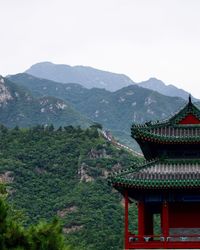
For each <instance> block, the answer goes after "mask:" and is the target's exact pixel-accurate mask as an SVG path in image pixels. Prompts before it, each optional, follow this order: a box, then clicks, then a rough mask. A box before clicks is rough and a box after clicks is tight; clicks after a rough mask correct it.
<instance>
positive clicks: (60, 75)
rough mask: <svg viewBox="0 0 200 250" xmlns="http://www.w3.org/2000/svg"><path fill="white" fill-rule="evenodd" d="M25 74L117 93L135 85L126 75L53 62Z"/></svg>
mask: <svg viewBox="0 0 200 250" xmlns="http://www.w3.org/2000/svg"><path fill="white" fill-rule="evenodd" d="M25 73H28V74H30V75H33V76H35V77H39V78H44V79H48V80H52V81H55V82H60V83H78V84H81V85H82V86H83V87H85V88H88V89H91V88H105V89H106V90H109V91H116V90H118V89H121V88H123V87H126V86H129V85H132V84H135V83H134V82H133V81H132V80H131V79H130V78H129V77H128V76H126V75H124V74H117V73H112V72H108V71H104V70H99V69H95V68H92V67H89V66H81V65H78V66H69V65H65V64H54V63H51V62H40V63H36V64H34V65H32V66H31V67H30V68H29V69H28V70H26V72H25Z"/></svg>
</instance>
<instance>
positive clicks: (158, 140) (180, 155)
mask: <svg viewBox="0 0 200 250" xmlns="http://www.w3.org/2000/svg"><path fill="white" fill-rule="evenodd" d="M131 130H132V137H133V138H134V139H136V141H137V142H138V143H139V145H140V147H141V149H142V152H143V154H144V157H145V159H146V161H145V162H144V163H143V164H141V165H138V166H133V167H131V168H129V169H126V170H124V171H122V172H118V173H113V174H112V175H111V177H110V179H109V181H110V183H111V184H112V185H113V187H114V188H115V189H117V190H118V191H119V192H121V193H122V194H123V196H124V198H125V249H151V248H154V249H156V248H157V249H161V248H163V249H194V248H199V249H200V110H199V109H198V108H197V107H196V106H195V105H194V104H193V103H192V101H191V97H189V101H188V103H187V104H186V105H185V106H184V108H182V109H181V110H180V111H179V112H178V113H177V114H175V115H174V116H172V117H171V118H170V119H168V120H166V121H161V122H159V121H157V122H155V123H152V122H149V123H145V124H143V125H132V129H131ZM133 201H136V202H137V208H138V229H137V231H138V233H137V235H136V234H133V233H132V232H131V231H130V229H129V216H128V214H129V204H130V203H131V202H133ZM155 214H157V215H159V216H160V224H161V225H160V228H161V233H160V234H159V235H155V233H154V225H153V217H154V215H155Z"/></svg>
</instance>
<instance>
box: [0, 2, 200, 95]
mask: <svg viewBox="0 0 200 250" xmlns="http://www.w3.org/2000/svg"><path fill="white" fill-rule="evenodd" d="M41 61H51V62H54V63H62V64H69V65H85V66H86V65H87V66H92V67H96V68H99V69H104V70H109V71H112V72H116V73H124V74H127V75H128V76H129V77H131V78H132V79H133V80H134V81H136V82H139V81H142V80H146V79H148V78H150V77H156V78H158V79H161V80H163V81H164V82H165V83H167V84H169V83H171V84H174V85H176V86H177V87H180V88H184V89H185V90H187V91H189V92H190V93H192V94H193V95H194V96H196V97H199V98H200V0H0V74H2V75H7V74H14V73H19V72H23V71H24V70H26V69H27V68H29V67H30V66H31V65H32V64H34V63H37V62H41Z"/></svg>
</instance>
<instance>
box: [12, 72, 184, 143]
mask: <svg viewBox="0 0 200 250" xmlns="http://www.w3.org/2000/svg"><path fill="white" fill-rule="evenodd" d="M9 79H10V80H11V81H13V82H15V83H16V84H17V85H20V86H22V87H26V88H27V89H29V90H30V91H31V92H32V94H33V95H34V97H35V98H37V97H39V98H44V97H46V96H53V97H55V98H59V99H62V100H63V101H65V102H67V103H70V104H71V105H72V107H73V108H74V109H75V110H77V111H78V112H79V113H81V114H82V115H84V116H85V117H87V118H88V119H90V120H92V121H95V122H98V123H101V124H102V125H103V127H104V128H105V129H109V130H111V131H112V133H113V134H114V135H115V136H117V137H118V138H119V139H120V140H121V141H123V142H124V143H126V144H129V145H132V143H133V140H132V139H131V138H130V127H131V124H132V123H133V122H135V123H143V122H145V121H148V120H157V119H165V118H166V117H168V116H169V115H170V114H172V113H173V112H175V111H176V110H177V109H179V108H180V107H182V106H183V105H184V103H185V101H184V100H183V99H181V98H178V97H169V96H164V95H162V94H160V93H158V92H155V91H152V90H149V89H146V88H142V87H139V86H138V85H129V86H127V87H124V88H122V89H120V90H117V91H115V92H110V91H108V90H105V89H99V88H92V89H87V88H85V87H83V86H81V85H79V84H72V83H68V84H63V83H58V82H54V81H50V80H47V79H42V78H36V77H34V76H30V75H28V74H24V73H21V74H17V75H13V76H10V77H9Z"/></svg>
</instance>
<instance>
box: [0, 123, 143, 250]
mask: <svg viewBox="0 0 200 250" xmlns="http://www.w3.org/2000/svg"><path fill="white" fill-rule="evenodd" d="M98 127H99V126H98V125H96V126H95V125H93V126H91V127H90V128H88V129H81V128H80V127H76V128H75V127H72V126H67V127H60V128H57V129H55V128H54V127H53V125H51V126H39V125H38V126H35V127H33V128H30V129H19V128H18V127H15V128H14V129H7V128H6V127H4V126H3V125H1V126H0V180H1V182H3V183H5V184H6V189H7V192H8V197H7V200H8V202H9V204H10V206H12V208H13V209H14V210H16V211H20V223H21V224H22V225H23V226H24V227H25V228H27V230H31V229H29V228H32V227H33V225H35V227H36V228H38V227H42V225H43V224H45V223H46V227H48V226H47V225H49V227H51V226H52V223H58V222H55V221H56V219H54V221H53V222H51V221H52V219H53V218H55V217H57V218H59V220H60V221H61V226H62V232H63V235H64V238H65V245H66V246H70V249H83V250H84V249H87V250H94V249H95V250H104V249H116V250H117V249H122V245H123V204H122V197H121V195H120V194H119V193H118V192H116V191H115V190H113V189H112V187H111V186H109V185H108V182H107V176H108V175H109V173H110V172H111V171H113V170H115V171H117V170H121V169H122V168H124V167H128V166H130V165H133V164H136V163H137V162H138V161H140V160H141V159H138V158H136V157H135V156H133V155H130V154H129V153H128V152H126V151H125V150H122V149H117V148H115V147H114V146H113V145H112V144H110V142H108V141H106V140H105V139H104V138H103V137H102V136H101V134H100V133H99V129H98ZM44 219H45V220H47V221H49V223H50V224H48V223H47V222H41V220H44ZM37 223H39V224H37ZM42 223H43V224H42ZM57 227H58V228H59V223H58V226H57ZM32 230H33V229H32ZM56 233H58V232H56ZM56 233H55V234H56ZM59 237H61V236H60V235H59ZM22 249H26V248H22ZM38 249H39V248H38ZM41 249H50V248H45V247H44V248H41ZM60 249H62V248H60Z"/></svg>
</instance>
